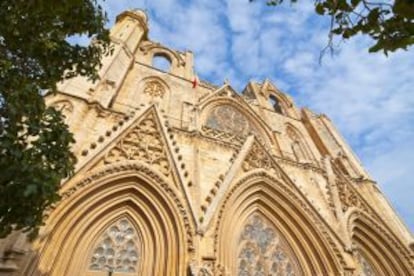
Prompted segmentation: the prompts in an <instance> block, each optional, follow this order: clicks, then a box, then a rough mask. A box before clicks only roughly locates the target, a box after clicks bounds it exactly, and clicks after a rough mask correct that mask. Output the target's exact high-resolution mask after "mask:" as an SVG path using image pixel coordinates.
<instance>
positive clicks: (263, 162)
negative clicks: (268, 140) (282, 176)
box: [242, 142, 279, 175]
mask: <svg viewBox="0 0 414 276" xmlns="http://www.w3.org/2000/svg"><path fill="white" fill-rule="evenodd" d="M242 168H243V171H244V172H248V171H250V170H253V169H265V170H267V171H269V172H272V173H273V174H277V175H278V173H279V168H278V167H277V165H276V164H275V162H274V160H273V159H272V158H271V156H270V154H269V153H267V152H266V151H265V150H264V148H263V147H262V146H261V145H260V144H259V143H257V142H254V143H253V145H252V147H251V148H250V152H249V153H248V154H247V156H246V159H245V160H244V162H243V165H242Z"/></svg>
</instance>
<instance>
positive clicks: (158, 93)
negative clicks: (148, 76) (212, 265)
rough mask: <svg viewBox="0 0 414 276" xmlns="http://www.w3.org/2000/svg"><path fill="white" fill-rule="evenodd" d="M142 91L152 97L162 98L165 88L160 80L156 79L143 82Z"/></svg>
mask: <svg viewBox="0 0 414 276" xmlns="http://www.w3.org/2000/svg"><path fill="white" fill-rule="evenodd" d="M144 93H145V94H148V95H150V96H151V97H154V98H156V97H160V98H162V97H164V95H165V88H164V87H163V85H162V84H161V83H160V82H158V81H156V80H151V81H149V82H147V83H146V84H145V86H144Z"/></svg>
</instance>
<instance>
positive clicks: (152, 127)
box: [104, 113, 171, 176]
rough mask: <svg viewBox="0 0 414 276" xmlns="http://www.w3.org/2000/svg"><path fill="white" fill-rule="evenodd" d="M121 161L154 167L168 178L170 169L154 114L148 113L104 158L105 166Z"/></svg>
mask: <svg viewBox="0 0 414 276" xmlns="http://www.w3.org/2000/svg"><path fill="white" fill-rule="evenodd" d="M121 160H139V161H142V162H145V163H147V164H149V165H152V166H155V167H156V168H157V169H158V170H159V171H160V172H162V173H163V174H164V175H166V176H168V175H169V174H170V171H171V168H170V164H169V161H168V157H167V153H166V148H165V146H164V143H163V141H162V137H161V135H160V130H159V129H158V126H157V123H156V121H155V114H154V113H150V114H149V115H148V116H147V117H146V118H144V119H143V120H142V121H141V122H140V123H139V124H137V125H136V126H135V127H134V128H132V129H131V130H130V131H129V133H128V134H127V135H126V136H125V137H124V138H123V139H122V140H121V141H119V142H118V143H117V144H116V146H115V147H114V148H112V149H111V150H110V151H109V152H108V154H107V155H106V156H105V159H104V162H105V164H110V163H115V162H118V161H121Z"/></svg>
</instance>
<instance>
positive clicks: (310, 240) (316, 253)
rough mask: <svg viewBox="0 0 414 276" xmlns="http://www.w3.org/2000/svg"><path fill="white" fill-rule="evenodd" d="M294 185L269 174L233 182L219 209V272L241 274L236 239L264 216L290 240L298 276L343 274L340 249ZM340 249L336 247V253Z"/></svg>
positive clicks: (216, 244)
mask: <svg viewBox="0 0 414 276" xmlns="http://www.w3.org/2000/svg"><path fill="white" fill-rule="evenodd" d="M294 190H295V189H292V187H288V184H286V183H283V181H281V180H278V179H275V178H274V177H272V176H270V175H268V174H267V173H265V172H260V173H257V172H256V173H251V174H248V175H246V176H245V177H243V178H242V179H240V180H239V181H238V182H237V183H235V184H234V185H233V186H232V187H231V188H230V189H229V190H228V192H227V193H226V196H225V197H224V199H223V200H222V202H221V204H220V206H219V212H218V214H217V217H216V218H215V220H216V227H215V234H214V236H215V254H216V258H217V263H218V267H217V268H218V269H221V270H222V271H225V272H226V273H228V274H229V275H237V265H236V264H237V262H236V261H235V259H237V254H238V251H237V250H238V245H239V241H238V237H239V235H240V233H238V234H235V233H234V229H243V226H244V225H245V224H246V221H248V219H249V217H251V216H252V215H254V214H255V213H260V214H262V215H263V216H264V217H265V218H266V220H267V221H269V222H270V223H271V224H272V225H274V229H276V231H277V232H278V233H280V235H281V237H283V239H284V240H285V241H286V244H287V247H288V248H289V250H290V252H292V253H291V256H294V257H293V258H296V260H297V264H296V267H297V271H298V274H300V275H339V274H340V272H341V271H342V267H343V266H344V262H345V261H344V259H343V256H342V255H340V253H339V250H338V245H337V244H335V242H334V241H333V239H332V237H331V236H330V235H331V234H330V233H328V232H327V229H326V228H325V225H324V224H323V222H322V221H321V220H320V218H319V217H317V215H316V214H315V213H314V212H313V211H312V210H310V206H308V204H307V203H306V202H304V201H303V200H302V199H301V198H300V195H298V194H297V193H296V192H295V191H294ZM335 248H336V249H335Z"/></svg>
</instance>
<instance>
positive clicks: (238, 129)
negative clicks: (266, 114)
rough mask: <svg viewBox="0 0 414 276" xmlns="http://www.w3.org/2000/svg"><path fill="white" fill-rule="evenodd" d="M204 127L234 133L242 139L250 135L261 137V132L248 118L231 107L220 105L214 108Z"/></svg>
mask: <svg viewBox="0 0 414 276" xmlns="http://www.w3.org/2000/svg"><path fill="white" fill-rule="evenodd" d="M204 127H206V128H210V129H216V130H219V131H222V132H227V133H232V134H233V135H235V136H240V137H246V136H247V135H249V134H255V136H257V137H260V135H258V134H259V132H258V131H257V129H256V128H255V127H254V126H253V125H252V124H251V123H250V122H249V120H248V119H247V118H246V116H244V115H243V114H242V113H241V112H240V111H238V110H237V109H235V108H234V107H232V106H229V105H220V106H217V107H215V108H213V110H211V111H210V114H209V115H208V117H207V120H206V121H205V125H204Z"/></svg>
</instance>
